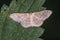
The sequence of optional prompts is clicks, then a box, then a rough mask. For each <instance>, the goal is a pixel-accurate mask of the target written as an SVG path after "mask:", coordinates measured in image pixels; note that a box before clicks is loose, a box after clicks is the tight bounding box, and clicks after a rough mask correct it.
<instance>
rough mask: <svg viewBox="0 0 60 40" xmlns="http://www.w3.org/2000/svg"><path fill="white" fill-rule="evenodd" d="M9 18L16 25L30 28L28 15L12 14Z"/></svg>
mask: <svg viewBox="0 0 60 40" xmlns="http://www.w3.org/2000/svg"><path fill="white" fill-rule="evenodd" d="M10 18H12V19H13V20H14V21H16V22H18V23H21V25H22V26H23V27H25V28H28V27H30V26H31V24H30V17H29V14H28V13H13V14H11V15H10Z"/></svg>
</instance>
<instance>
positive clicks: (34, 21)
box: [32, 16, 43, 27]
mask: <svg viewBox="0 0 60 40" xmlns="http://www.w3.org/2000/svg"><path fill="white" fill-rule="evenodd" d="M32 19H33V20H32V23H33V26H35V27H39V26H41V25H42V24H43V21H42V20H40V19H39V18H37V17H35V16H33V18H32Z"/></svg>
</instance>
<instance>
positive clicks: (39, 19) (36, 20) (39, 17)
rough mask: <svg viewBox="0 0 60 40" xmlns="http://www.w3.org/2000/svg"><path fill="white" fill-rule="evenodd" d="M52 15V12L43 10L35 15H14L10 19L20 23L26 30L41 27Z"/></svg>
mask: <svg viewBox="0 0 60 40" xmlns="http://www.w3.org/2000/svg"><path fill="white" fill-rule="evenodd" d="M51 14H52V11H51V10H43V11H40V12H33V13H13V14H10V16H9V17H10V18H11V19H12V20H14V21H16V22H18V23H20V24H21V25H22V26H23V27H24V28H29V27H40V26H41V25H42V24H43V22H44V21H45V20H46V19H47V18H49V16H50V15H51Z"/></svg>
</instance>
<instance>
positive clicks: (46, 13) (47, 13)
mask: <svg viewBox="0 0 60 40" xmlns="http://www.w3.org/2000/svg"><path fill="white" fill-rule="evenodd" d="M33 14H34V16H36V17H37V18H39V19H40V20H46V19H47V18H49V16H50V15H51V14H52V11H50V10H43V11H40V12H34V13H33Z"/></svg>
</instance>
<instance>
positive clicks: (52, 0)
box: [0, 0, 60, 40]
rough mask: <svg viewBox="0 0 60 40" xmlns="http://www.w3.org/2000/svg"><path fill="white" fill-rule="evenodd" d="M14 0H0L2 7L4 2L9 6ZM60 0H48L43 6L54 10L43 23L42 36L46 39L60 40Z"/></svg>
mask: <svg viewBox="0 0 60 40" xmlns="http://www.w3.org/2000/svg"><path fill="white" fill-rule="evenodd" d="M11 1H12V0H0V8H1V7H2V5H3V4H6V5H8V6H9V4H10V2H11ZM59 2H60V1H59V0H46V2H45V3H44V5H43V6H45V7H47V9H49V10H52V12H53V14H52V15H51V16H50V17H49V18H48V19H47V20H46V21H45V23H44V24H43V25H42V27H43V28H45V32H44V34H43V35H42V36H41V38H43V39H44V40H60V3H59Z"/></svg>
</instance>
